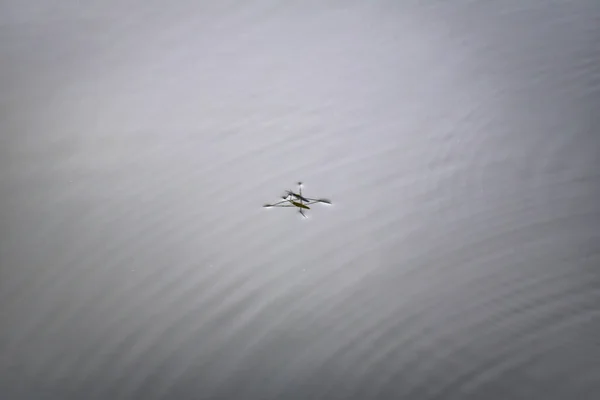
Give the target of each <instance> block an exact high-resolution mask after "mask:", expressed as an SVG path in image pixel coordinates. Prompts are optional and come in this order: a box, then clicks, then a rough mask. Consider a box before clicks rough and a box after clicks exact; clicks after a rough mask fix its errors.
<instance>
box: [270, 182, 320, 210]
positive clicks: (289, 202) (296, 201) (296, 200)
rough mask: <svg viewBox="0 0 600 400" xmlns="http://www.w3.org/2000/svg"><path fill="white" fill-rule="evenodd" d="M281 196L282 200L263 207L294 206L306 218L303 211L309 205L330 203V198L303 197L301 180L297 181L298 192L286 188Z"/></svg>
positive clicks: (308, 208)
mask: <svg viewBox="0 0 600 400" xmlns="http://www.w3.org/2000/svg"><path fill="white" fill-rule="evenodd" d="M281 198H282V199H283V200H281V201H279V202H277V203H273V204H265V205H264V206H263V207H266V208H270V207H295V208H297V209H298V212H299V213H300V214H301V215H302V216H303V217H304V218H307V217H306V214H305V213H304V211H305V210H310V207H309V205H312V204H317V203H322V204H331V200H329V199H312V198H310V197H305V196H304V195H303V194H302V182H298V193H296V192H293V191H291V190H286V191H285V194H284V195H283V196H281Z"/></svg>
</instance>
